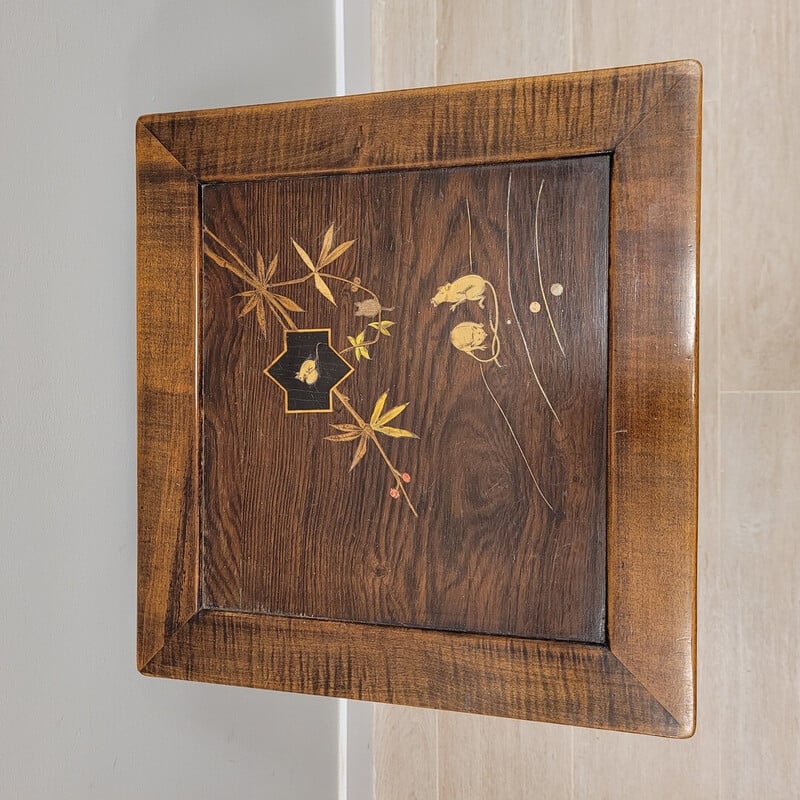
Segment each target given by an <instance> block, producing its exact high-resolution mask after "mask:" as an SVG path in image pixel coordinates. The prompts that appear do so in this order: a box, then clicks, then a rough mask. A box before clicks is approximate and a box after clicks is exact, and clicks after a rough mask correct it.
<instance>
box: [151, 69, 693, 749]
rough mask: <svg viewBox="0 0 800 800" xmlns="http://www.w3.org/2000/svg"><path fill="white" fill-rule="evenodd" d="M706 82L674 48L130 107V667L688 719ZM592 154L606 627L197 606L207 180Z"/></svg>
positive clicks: (434, 703)
mask: <svg viewBox="0 0 800 800" xmlns="http://www.w3.org/2000/svg"><path fill="white" fill-rule="evenodd" d="M700 92H701V70H700V66H699V64H697V63H696V62H691V61H683V62H672V63H667V64H658V65H650V66H643V67H632V68H624V69H614V70H604V71H597V72H586V73H574V74H566V75H556V76H547V77H538V78H524V79H517V80H508V81H498V82H491V83H482V84H471V85H463V86H451V87H441V88H432V89H422V90H411V91H405V92H391V93H385V94H374V95H363V96H355V97H345V98H334V99H324V100H315V101H308V102H300V103H284V104H275V105H266V106H252V107H244V108H235V109H219V110H212V111H198V112H187V113H176V114H162V115H153V116H148V117H143V118H142V119H140V120H139V122H138V123H137V127H136V143H137V213H138V240H137V259H138V368H139V374H138V414H139V429H138V430H139V464H138V480H139V577H138V597H139V604H138V666H139V669H140V670H141V672H143V673H144V674H146V675H156V676H165V677H172V678H182V679H189V680H202V681H210V682H214V683H227V684H237V685H243V686H254V687H263V688H270V689H281V690H289V691H297V692H307V693H313V694H322V695H335V696H340V697H350V698H356V699H361V700H373V701H379V702H389V703H401V704H407V705H419V706H429V707H435V708H443V709H452V710H458V711H468V712H474V713H482V714H494V715H500V716H511V717H519V718H525V719H536V720H544V721H549V722H559V723H568V724H575V725H587V726H593V727H603V728H615V729H621V730H628V731H636V732H643V733H651V734H658V735H663V736H672V737H686V736H690V735H691V734H692V733H693V731H694V725H695V634H696V621H695V617H696V552H697V548H696V519H697V375H698V372H697V296H698V293H697V274H698V264H697V252H698V239H699V230H698V224H699V174H700V172H699V167H700V165H699V152H700V120H701V114H700ZM596 153H610V154H611V159H612V172H611V211H610V220H609V226H610V264H609V274H610V286H609V289H610V293H609V298H610V300H609V303H610V306H609V319H610V330H609V352H610V363H609V386H608V393H609V394H608V408H609V423H608V445H609V448H608V454H609V455H608V471H607V475H608V487H607V492H608V529H607V559H608V561H607V570H608V572H607V579H608V586H607V598H608V601H607V602H608V609H607V611H608V636H607V642H606V644H604V645H588V644H577V643H568V642H560V641H551V640H531V639H520V638H511V637H504V636H489V635H477V634H469V633H452V632H445V631H431V630H420V629H410V628H400V627H387V626H377V625H365V624H356V623H346V622H330V621H323V620H314V619H300V618H290V617H282V616H271V615H266V614H251V613H240V612H230V611H217V610H210V609H205V608H204V604H203V597H202V594H201V589H200V586H201V581H200V571H201V569H202V549H201V536H200V533H201V531H200V515H199V488H200V481H201V475H200V467H201V465H200V456H199V444H200V410H201V396H200V385H199V358H200V356H199V353H200V352H201V347H200V341H199V337H200V320H199V286H200V270H201V265H202V250H201V237H200V226H201V222H200V218H201V208H200V195H201V193H200V188H201V186H202V184H204V183H207V182H212V181H241V180H252V179H262V178H275V177H282V176H297V175H323V174H336V173H352V172H366V171H373V170H386V169H393V170H398V169H404V168H426V167H444V166H455V165H467V164H490V163H508V162H517V161H534V160H539V159H552V158H562V157H568V156H577V155H586V154H596Z"/></svg>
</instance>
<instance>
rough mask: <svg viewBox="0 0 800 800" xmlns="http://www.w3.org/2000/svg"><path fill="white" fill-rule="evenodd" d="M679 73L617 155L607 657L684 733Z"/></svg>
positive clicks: (684, 98) (693, 137)
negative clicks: (666, 334) (680, 724)
mask: <svg viewBox="0 0 800 800" xmlns="http://www.w3.org/2000/svg"><path fill="white" fill-rule="evenodd" d="M687 72H688V74H687V75H686V77H685V79H684V80H683V81H682V82H681V83H679V84H677V85H676V86H675V87H674V88H673V89H672V90H671V92H670V93H669V94H668V95H667V96H666V97H665V98H664V100H663V101H662V103H661V105H660V106H659V108H658V109H657V110H656V111H655V112H654V113H653V114H652V115H650V117H648V118H647V119H646V120H644V121H643V122H642V123H640V124H639V125H638V126H637V127H636V128H635V129H634V130H633V131H632V132H631V133H630V135H629V136H628V137H627V138H626V139H625V140H624V141H623V142H622V143H621V145H620V146H619V147H618V148H617V149H616V150H615V152H614V169H615V180H614V182H613V184H612V196H611V209H612V211H611V236H612V241H611V250H612V276H611V301H610V311H609V314H610V317H611V342H612V344H611V361H610V373H611V377H610V380H609V386H610V394H611V402H610V408H609V481H610V486H609V525H608V552H609V564H608V567H609V569H608V571H609V586H608V606H609V641H610V644H611V648H612V649H613V651H614V652H615V653H617V654H619V656H620V657H621V658H622V659H623V661H624V662H625V663H626V664H627V665H628V666H629V667H630V669H631V670H632V671H633V672H634V674H636V675H637V676H638V677H639V679H640V680H641V681H642V682H643V683H644V684H645V685H646V686H648V687H649V688H650V689H651V690H652V691H653V692H654V694H655V695H656V696H657V697H659V699H660V700H661V701H662V703H663V704H664V705H665V706H666V707H667V708H668V709H669V710H670V711H671V712H672V714H673V715H675V717H676V718H677V719H680V720H683V721H685V724H687V725H693V720H694V692H693V690H692V689H690V690H689V691H687V687H693V685H694V669H695V650H694V642H695V624H696V596H697V595H696V589H697V586H696V571H697V563H696V548H697V544H696V537H697V444H698V432H697V336H698V328H697V300H698V296H697V292H696V273H697V256H698V254H697V242H698V238H699V236H698V234H699V223H700V219H699V208H698V203H699V190H700V184H699V178H700V176H699V167H700V165H699V157H700V127H699V120H700V105H699V103H700V94H699V83H700V74H699V69H698V70H697V71H690V70H687ZM667 120H668V121H669V122H667ZM687 144H688V145H689V146H687ZM656 232H657V233H656ZM655 331H671V332H672V336H671V337H670V338H669V339H664V338H662V337H661V336H659V335H658V334H656V335H655V336H654V332H655ZM654 409H658V410H657V412H656V413H655V414H654V413H653V410H654ZM656 510H657V511H656ZM654 512H655V513H654ZM654 597H659V598H662V599H663V602H664V604H668V606H669V613H668V614H665V613H664V611H665V605H663V604H662V603H660V602H653V598H654ZM665 640H666V641H669V642H670V643H671V644H670V648H669V652H662V657H661V658H658V659H654V658H653V652H654V651H655V650H657V649H660V646H661V647H663V642H664V641H665ZM677 676H681V677H680V678H679V679H677V680H676V677H677Z"/></svg>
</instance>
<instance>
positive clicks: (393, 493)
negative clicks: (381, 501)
mask: <svg viewBox="0 0 800 800" xmlns="http://www.w3.org/2000/svg"><path fill="white" fill-rule="evenodd" d="M389 494H390V495H391V496H392V497H394V498H395V500H396V499H397V498H398V497H400V490H399V489H396V488H395V487H394V486H393V487H392V488H391V489H389Z"/></svg>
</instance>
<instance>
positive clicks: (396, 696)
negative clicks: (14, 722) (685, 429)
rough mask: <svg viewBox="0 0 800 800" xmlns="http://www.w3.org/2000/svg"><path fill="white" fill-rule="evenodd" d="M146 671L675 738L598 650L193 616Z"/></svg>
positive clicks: (631, 680)
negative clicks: (610, 727) (609, 727)
mask: <svg viewBox="0 0 800 800" xmlns="http://www.w3.org/2000/svg"><path fill="white" fill-rule="evenodd" d="M144 672H145V673H146V674H151V675H160V676H162V677H167V678H181V679H183V680H202V681H207V682H210V683H226V684H232V685H236V686H255V687H260V688H264V689H280V690H284V691H293V692H302V693H305V694H322V695H336V696H340V697H350V698H353V699H355V700H373V701H377V702H381V703H398V704H401V705H416V706H425V707H438V708H443V709H450V710H456V711H467V712H470V713H475V714H491V715H494V716H512V715H513V716H516V717H519V718H522V719H537V720H542V721H546V722H560V723H566V724H570V725H588V726H590V727H602V726H607V725H611V726H613V727H615V728H620V729H623V730H629V731H638V732H647V733H657V734H659V735H662V736H680V735H681V734H682V733H685V731H684V729H683V727H682V726H681V725H680V724H679V723H678V722H676V720H675V719H674V718H673V717H672V716H671V715H670V714H669V713H667V711H665V710H664V708H663V706H661V705H660V704H659V703H658V702H657V701H656V700H654V699H653V697H652V695H651V694H650V693H649V692H648V690H647V689H645V688H644V687H643V686H642V685H641V684H640V683H639V682H638V681H637V680H636V678H635V677H634V676H633V675H631V673H630V672H629V671H628V670H627V669H626V668H625V667H624V665H623V664H622V663H621V662H620V661H619V660H618V659H617V658H616V657H615V656H614V655H613V653H611V651H610V650H609V649H608V648H606V647H603V646H601V645H582V644H572V643H567V642H554V641H545V640H540V639H515V638H512V637H503V636H479V635H475V634H465V633H449V632H446V631H426V630H418V629H412V628H396V627H388V626H378V625H361V624H358V623H343V622H327V621H320V620H305V619H298V618H291V617H277V616H269V615H264V614H243V613H237V612H229V611H201V612H199V613H198V614H197V615H196V616H194V617H193V618H192V619H191V620H190V621H189V622H188V623H187V624H186V625H184V626H183V627H182V628H181V629H180V630H178V631H177V632H176V633H175V634H174V635H173V636H172V638H171V639H170V640H169V641H168V642H167V644H166V645H165V646H164V648H163V649H162V650H161V651H160V652H159V653H158V654H157V655H156V656H155V658H153V660H152V661H151V662H150V663H149V664H148V665H147V667H145V669H144Z"/></svg>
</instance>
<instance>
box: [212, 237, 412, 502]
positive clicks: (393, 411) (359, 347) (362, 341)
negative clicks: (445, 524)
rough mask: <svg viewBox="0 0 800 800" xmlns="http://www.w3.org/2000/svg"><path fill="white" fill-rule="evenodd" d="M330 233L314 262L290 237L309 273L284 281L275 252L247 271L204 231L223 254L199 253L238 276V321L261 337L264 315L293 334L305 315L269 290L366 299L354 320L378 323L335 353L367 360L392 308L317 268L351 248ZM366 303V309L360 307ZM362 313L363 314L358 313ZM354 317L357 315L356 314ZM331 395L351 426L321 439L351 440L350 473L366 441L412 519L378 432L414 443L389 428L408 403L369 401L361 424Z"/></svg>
mask: <svg viewBox="0 0 800 800" xmlns="http://www.w3.org/2000/svg"><path fill="white" fill-rule="evenodd" d="M333 232H334V226H333V225H331V226H330V227H329V228H328V229H327V230H326V231H325V235H324V237H323V242H322V247H321V249H320V253H319V257H318V258H317V261H316V263H315V262H314V260H313V259H312V258H311V256H310V255H309V253H308V251H307V250H306V249H305V248H304V247H302V246H301V245H299V244H298V243H297V242H296V241H295V240H294V239H292V240H291V241H292V245H293V246H294V248H295V250H296V252H297V254H298V255H299V256H300V259H301V260H302V261H303V263H304V264H305V266H306V267H307V268H308V270H309V272H308V273H306V274H305V275H304V276H303V277H300V278H292V279H289V280H284V281H274V280H273V278H274V276H275V272H276V270H277V265H278V255H277V254H276V255H275V256H274V257H273V259H272V260H271V261H270V263H269V264H268V265H267V264H266V263H265V261H264V259H263V257H262V255H261V253H260V252H259V251H256V267H255V269H252V268H250V267H249V266H248V265H247V264H246V263H245V262H244V261H243V260H242V259H241V258H240V257H239V256H238V255H237V254H236V253H235V252H234V251H233V250H232V249H231V248H230V247H228V245H226V244H225V243H224V242H223V241H222V240H221V239H219V238H218V237H217V236H215V235H214V234H213V233H212V232H211V231H210V230H208V229H207V228H206V229H205V233H206V234H207V236H208V237H209V239H210V240H211V241H212V242H214V243H216V245H217V246H218V247H219V248H221V249H222V250H224V252H225V255H224V256H222V255H219V254H218V253H217V252H215V251H214V250H213V249H211V247H209V245H208V244H204V248H203V251H204V253H205V254H206V255H207V256H208V257H209V258H210V259H211V260H212V261H213V262H214V263H215V264H217V265H219V266H221V267H223V268H224V269H226V270H228V271H229V272H231V273H232V274H234V275H235V276H236V277H238V278H239V279H240V280H241V281H242V282H243V283H244V284H245V286H246V287H247V288H246V289H245V290H244V291H242V292H239V293H238V295H237V296H238V297H242V298H243V299H244V305H243V306H242V308H241V310H240V312H239V317H240V318H241V317H244V316H246V315H247V314H249V313H251V312H253V311H255V315H256V318H257V321H258V326H259V328H260V329H261V331H263V332H264V333H266V318H267V313H266V312H267V311H268V310H269V311H270V312H271V313H272V316H273V317H274V318H275V319H276V320H277V321H278V323H279V324H280V326H281V328H282V329H283V330H284V331H297V330H299V328H298V326H297V324H296V323H295V321H294V320H293V319H292V316H291V314H296V313H305V312H304V309H303V308H301V307H300V306H299V305H298V304H297V303H296V302H295V301H294V300H292V299H291V298H289V297H286V296H284V295H282V294H278V293H277V292H276V291H275V289H277V288H283V287H288V286H298V285H301V284H303V283H306V282H307V281H309V280H313V281H314V287H315V288H316V290H317V291H318V292H319V293H320V294H321V295H322V296H323V297H325V299H326V300H328V301H329V302H330V303H332V304H333V305H334V306H335V305H336V300H335V298H334V296H333V293H332V292H331V289H330V286H329V285H328V283H327V282H326V279H327V281H336V282H339V283H343V284H346V285H347V286H348V287H349V288H350V291H351V292H353V293H358V292H363V293H364V294H366V295H367V297H368V299H367V300H366V301H361V302H360V303H357V304H356V306H357V308H358V309H359V311H361V313H360V316H372V317H377V318H378V319H377V320H375V321H373V322H370V323H368V325H367V327H366V328H364V329H363V330H362V331H361V332H360V333H358V334H356V336H348V337H347V339H348V341H349V342H350V344H351V346H350V347H347V348H345V349H344V350H341V351H340V353H344V352H347V351H348V350H353V351H355V357H356V361H359V360H361V359H362V358H364V359H367V360H371V356H370V352H369V348H370V347H371V346H372V345H374V344H375V343H376V342H377V341H378V340H379V339H380V338H381V336H391V333H390V331H389V329H390V328H391V327H392V326H393V325H394V324H395V323H394V322H392V321H391V320H385V319H383V318H382V316H381V314H382V313H383V311H387V310H393V309H385V308H383V306H382V305H381V302H380V299H379V298H378V296H377V295H376V294H375V292H373V291H372V290H371V289H369V288H367V287H366V286H364V285H362V283H361V280H360V279H359V278H358V277H356V278H354V279H350V278H346V277H344V276H341V275H334V274H331V273H329V272H324V271H323V270H324V269H325V268H326V267H327V266H329V265H330V264H332V263H333V262H334V261H336V260H337V259H338V258H340V257H341V256H342V255H343V254H344V253H345V252H347V250H348V249H349V248H350V247H352V245H353V244H354V242H355V240H354V239H351V240H349V241H346V242H342V243H341V244H339V245H336V246H335V247H334V245H333ZM365 304H366V305H365ZM364 310H366V311H367V312H368V313H366V314H365V313H363V311H364ZM357 313H358V312H357ZM369 328H371V329H373V330H374V331H375V336H374V338H372V339H367V332H368V329H369ZM331 394H332V396H333V397H334V398H336V400H337V401H338V402H339V405H340V406H341V407H342V409H343V410H344V411H345V412H346V413H347V414H349V415H350V417H351V418H352V420H353V423H354V424H353V423H339V424H334V425H333V426H332V427H333V428H334V429H335V430H337V431H338V433H336V434H333V435H331V436H327V437H325V438H326V439H328V440H330V441H334V442H351V441H357V445H356V451H355V453H354V456H353V461H352V463H351V465H350V469H351V470H352V469H354V468H355V467H356V466H357V465H358V463H359V462H360V461H361V460H362V459H363V458H364V456H365V455H366V452H367V450H368V449H369V444H370V442H371V443H372V445H373V446H374V447H375V448H376V450H377V451H378V453H379V455H380V456H381V458H382V459H383V461H384V463H385V464H386V467H387V468H388V470H389V471H390V473H391V475H392V477H393V478H394V481H395V483H394V486H392V487H391V488H390V489H389V495H390V496H391V497H392V498H393V499H397V498H399V497H401V496H402V497H403V499H404V500H405V502H406V504H407V505H408V507H409V509H410V510H411V512H412V513H413V514H414V516H417V510H416V508H414V504H413V503H412V502H411V498H410V497H409V495H408V492H407V491H406V487H405V485H404V484H407V483H410V481H411V475H409V473H407V472H401V471H400V470H398V469H397V468H396V467H395V466H394V464H393V463H392V461H391V459H390V458H389V456H388V454H387V453H386V450H385V449H384V447H383V445H382V444H381V441H380V439H379V437H378V434H380V435H381V436H386V437H389V438H394V439H402V438H412V439H418V438H419V437H418V436H417V435H416V434H415V433H412V432H411V431H409V430H406V429H404V428H397V427H394V426H391V425H389V424H388V423H390V422H391V421H392V420H394V419H395V418H396V417H398V416H399V415H400V414H401V413H402V412H403V411H404V410H405V409H406V408H407V407H408V403H402V404H401V405H397V406H393V407H392V408H390V409H389V410H388V411H387V410H385V408H386V400H387V396H388V395H387V393H386V392H384V393H383V394H382V395H381V396H380V397H379V398H378V401H377V402H376V403H375V407H374V408H373V410H372V414H371V416H370V419H369V421H366V420H365V419H364V418H363V417H362V416H361V415H360V414H359V413H358V411H357V410H356V409H355V408H354V407H353V405H352V404H351V402H350V399H349V398H348V397H347V395H345V394H344V393H343V392H342V391H341V390H340V389H339V388H334V389H332V390H331Z"/></svg>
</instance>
